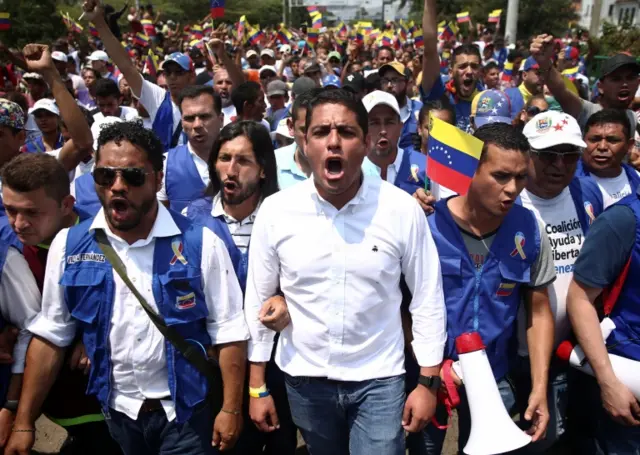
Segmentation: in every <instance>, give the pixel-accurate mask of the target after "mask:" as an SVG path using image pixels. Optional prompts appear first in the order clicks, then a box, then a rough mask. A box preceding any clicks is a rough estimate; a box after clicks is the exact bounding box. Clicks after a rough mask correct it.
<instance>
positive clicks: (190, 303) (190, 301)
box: [176, 292, 196, 310]
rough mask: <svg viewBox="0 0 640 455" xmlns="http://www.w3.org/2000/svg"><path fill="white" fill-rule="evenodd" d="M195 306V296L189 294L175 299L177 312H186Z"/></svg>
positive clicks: (191, 293)
mask: <svg viewBox="0 0 640 455" xmlns="http://www.w3.org/2000/svg"><path fill="white" fill-rule="evenodd" d="M194 306H196V294H195V293H194V292H190V293H189V294H187V295H183V296H180V297H176V308H177V309H179V310H188V309H189V308H193V307H194Z"/></svg>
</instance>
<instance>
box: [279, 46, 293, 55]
mask: <svg viewBox="0 0 640 455" xmlns="http://www.w3.org/2000/svg"><path fill="white" fill-rule="evenodd" d="M280 52H282V53H283V54H290V53H291V46H289V45H288V44H283V45H282V46H280Z"/></svg>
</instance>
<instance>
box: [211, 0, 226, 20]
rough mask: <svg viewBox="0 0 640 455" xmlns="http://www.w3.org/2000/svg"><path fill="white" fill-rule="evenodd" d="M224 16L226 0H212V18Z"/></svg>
mask: <svg viewBox="0 0 640 455" xmlns="http://www.w3.org/2000/svg"><path fill="white" fill-rule="evenodd" d="M220 17H224V0H211V19H218V18H220Z"/></svg>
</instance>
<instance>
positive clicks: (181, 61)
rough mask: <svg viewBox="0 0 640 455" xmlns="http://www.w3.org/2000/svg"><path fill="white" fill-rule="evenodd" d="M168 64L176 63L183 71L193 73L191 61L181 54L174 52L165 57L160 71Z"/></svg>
mask: <svg viewBox="0 0 640 455" xmlns="http://www.w3.org/2000/svg"><path fill="white" fill-rule="evenodd" d="M170 62H173V63H177V64H178V65H180V68H182V69H183V70H185V71H193V62H192V61H191V58H190V57H189V56H188V55H187V54H183V53H182V52H174V53H173V54H169V55H167V57H166V58H165V59H164V62H162V69H164V66H165V65H166V64H167V63H170Z"/></svg>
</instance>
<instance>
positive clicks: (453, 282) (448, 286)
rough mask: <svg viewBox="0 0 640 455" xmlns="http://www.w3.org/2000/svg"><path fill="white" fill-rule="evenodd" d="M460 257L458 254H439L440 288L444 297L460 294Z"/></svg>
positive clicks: (458, 295)
mask: <svg viewBox="0 0 640 455" xmlns="http://www.w3.org/2000/svg"><path fill="white" fill-rule="evenodd" d="M461 264H462V259H461V258H460V257H459V256H458V257H456V256H440V269H441V272H442V288H443V290H444V292H445V295H446V297H447V298H448V297H454V298H456V297H460V296H462V270H461V267H462V266H461Z"/></svg>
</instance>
